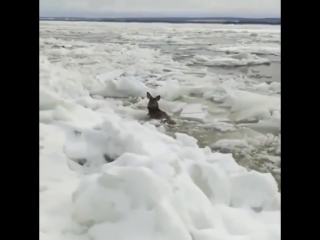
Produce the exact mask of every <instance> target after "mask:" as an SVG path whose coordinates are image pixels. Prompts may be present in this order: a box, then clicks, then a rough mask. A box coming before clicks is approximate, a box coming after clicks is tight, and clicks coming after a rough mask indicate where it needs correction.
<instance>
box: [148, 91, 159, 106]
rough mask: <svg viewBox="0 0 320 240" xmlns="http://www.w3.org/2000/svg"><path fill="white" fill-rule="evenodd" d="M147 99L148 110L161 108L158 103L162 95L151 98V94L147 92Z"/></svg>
mask: <svg viewBox="0 0 320 240" xmlns="http://www.w3.org/2000/svg"><path fill="white" fill-rule="evenodd" d="M147 98H148V99H149V102H148V109H158V108H159V104H158V101H159V100H160V98H161V97H160V95H158V96H156V97H155V98H154V97H152V96H151V94H150V93H149V92H147Z"/></svg>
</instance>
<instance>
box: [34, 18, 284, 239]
mask: <svg viewBox="0 0 320 240" xmlns="http://www.w3.org/2000/svg"><path fill="white" fill-rule="evenodd" d="M172 26H173V25H168V24H154V25H152V24H150V25H148V24H106V23H83V22H81V23H77V22H72V23H71V22H40V35H41V34H44V35H46V36H50V35H51V34H53V35H55V37H54V38H52V37H51V38H48V37H46V38H44V37H41V38H40V53H39V54H40V92H39V100H40V105H39V111H40V118H39V127H40V136H39V147H40V186H39V192H40V239H41V240H57V239H59V240H71V239H74V240H93V239H94V240H109V239H117V240H151V239H155V240H170V239H172V240H211V239H216V240H277V239H280V193H279V191H278V187H277V183H276V181H275V180H274V178H273V177H272V175H271V174H269V173H259V172H256V171H248V170H246V169H245V168H244V167H241V166H239V165H238V164H237V163H236V162H235V160H234V159H233V157H232V155H231V154H221V153H218V152H212V151H211V149H210V148H209V147H206V148H200V147H199V146H198V144H197V140H196V139H195V138H193V137H191V136H188V135H186V134H182V133H178V132H177V133H176V134H175V135H176V136H175V138H172V137H170V136H168V135H166V134H165V133H164V131H165V130H164V129H163V127H162V126H160V127H156V126H155V125H154V124H152V121H150V122H149V121H147V117H146V111H144V110H139V109H138V107H140V106H146V103H147V100H146V98H145V97H146V91H149V92H150V93H151V94H154V95H157V94H160V95H161V96H162V99H161V100H160V104H161V106H162V108H163V109H164V110H166V111H168V112H170V113H174V112H179V111H181V117H183V116H185V118H191V119H192V118H194V119H196V120H197V121H204V120H205V117H206V116H207V112H206V109H205V108H204V107H203V106H201V104H186V103H183V102H181V101H179V100H177V99H179V97H181V96H182V95H188V94H198V95H203V96H204V97H205V98H220V99H222V100H223V102H224V104H225V105H226V106H229V107H231V109H232V112H233V114H234V115H233V117H234V118H235V120H241V119H244V118H252V117H257V118H259V119H263V120H264V121H268V119H269V120H270V119H272V118H273V117H275V118H276V119H279V116H280V115H279V114H280V99H279V98H278V97H274V96H261V95H258V94H254V93H251V94H245V93H244V92H243V91H240V90H238V88H237V86H238V85H237V84H239V81H237V84H236V83H235V80H234V79H227V80H226V81H222V79H221V78H220V77H218V76H216V75H214V74H211V75H209V74H208V75H206V76H205V77H203V78H200V77H190V75H187V73H188V72H190V71H192V70H191V69H189V68H188V67H187V66H186V65H183V64H181V63H178V62H174V61H173V60H172V58H170V56H169V55H164V54H161V53H160V51H157V50H152V49H148V48H142V47H139V46H138V45H136V44H134V43H132V44H120V43H116V42H111V41H110V42H98V41H95V42H94V41H93V42H92V43H88V42H83V41H70V40H67V39H66V38H65V36H71V35H75V36H76V35H81V34H88V35H90V36H92V38H94V36H99V34H102V33H105V32H106V31H109V33H110V35H112V34H113V32H117V31H123V34H122V36H123V38H127V39H129V38H131V40H132V41H134V40H135V39H138V38H142V37H144V36H147V37H145V38H146V39H148V40H149V41H151V40H153V41H160V40H161V39H162V38H165V35H161V34H159V32H161V31H162V32H166V31H167V32H171V31H176V32H184V33H185V34H187V33H188V32H192V31H194V32H196V31H201V29H200V30H199V28H196V27H195V26H194V25H185V26H181V25H178V26H177V27H176V28H173V27H172ZM200 26H201V28H202V30H203V31H216V34H222V33H223V32H225V31H232V32H234V33H239V32H240V33H239V34H245V35H250V34H254V36H255V37H256V38H258V37H261V38H263V39H269V38H268V36H269V35H270V34H271V33H272V31H276V33H278V32H277V31H278V30H277V29H276V30H274V29H273V28H266V29H256V28H255V27H253V28H252V29H250V27H247V26H241V27H242V28H241V27H239V26H234V27H232V26H223V25H211V26H210V27H208V26H202V25H200ZM230 28H231V29H230ZM128 29H129V30H130V29H131V30H130V31H131V32H128V31H127V30H128ZM150 29H151V30H150ZM134 31H137V32H139V34H132V35H130V34H131V33H132V32H134ZM57 35H60V36H61V38H59V37H56V36H57ZM152 36H153V39H152V38H151V37H152ZM266 36H267V37H266ZM102 41H103V40H102ZM171 41H173V42H174V41H180V42H183V41H189V40H188V39H183V37H182V38H180V40H179V36H178V34H176V35H175V37H173V38H172V39H171ZM190 41H191V40H190ZM61 46H63V47H61ZM244 49H245V48H241V49H240V50H239V53H236V54H242V55H241V56H242V57H241V58H237V57H233V58H228V59H226V58H224V57H223V56H222V60H223V62H224V64H234V65H237V64H240V65H243V64H246V63H250V64H252V62H254V61H256V63H260V62H262V61H264V60H263V59H258V58H259V57H258V56H255V57H252V54H253V53H246V54H243V53H242V51H244ZM270 49H271V48H270ZM277 51H278V50H277V49H276V50H275V52H276V53H277ZM239 56H240V55H239ZM197 59H198V61H199V59H200V60H201V58H197ZM232 59H234V60H232ZM201 61H206V62H210V64H214V63H215V62H218V57H217V58H216V59H208V60H206V59H202V60H201ZM169 68H170V69H171V73H168V72H167V71H165V70H164V69H169ZM170 74H171V75H170ZM164 80H165V81H164ZM238 80H239V79H238ZM240 80H241V79H240ZM222 82H223V83H222ZM242 83H243V82H242ZM150 84H155V85H156V86H157V87H156V88H151V87H150ZM105 97H106V98H105ZM130 98H131V99H136V100H137V101H136V103H134V104H132V103H130V101H128V99H129V100H130ZM175 100H177V101H175ZM252 102H254V103H255V104H253V105H252ZM269 112H274V113H277V114H273V115H270V113H269ZM192 114H194V115H192ZM138 120H142V122H141V121H138ZM273 121H274V120H273ZM76 132H77V133H76ZM105 157H107V158H108V159H112V160H115V161H113V162H111V163H107V162H106V161H105ZM84 159H85V160H86V163H85V164H84V165H80V164H78V163H77V161H79V160H84Z"/></svg>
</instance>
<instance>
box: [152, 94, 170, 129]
mask: <svg viewBox="0 0 320 240" xmlns="http://www.w3.org/2000/svg"><path fill="white" fill-rule="evenodd" d="M147 98H148V99H149V102H148V111H149V112H148V115H149V116H150V118H153V119H161V121H162V122H163V123H165V122H166V123H168V124H172V125H174V124H176V122H175V121H173V120H172V119H171V118H170V117H169V115H168V114H167V113H166V112H164V111H161V110H160V108H159V104H158V101H159V100H160V98H161V97H160V95H158V96H156V97H155V98H154V97H152V96H151V94H150V93H149V92H147Z"/></svg>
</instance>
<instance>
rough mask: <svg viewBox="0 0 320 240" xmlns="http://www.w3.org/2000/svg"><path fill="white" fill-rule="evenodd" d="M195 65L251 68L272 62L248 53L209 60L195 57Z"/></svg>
mask: <svg viewBox="0 0 320 240" xmlns="http://www.w3.org/2000/svg"><path fill="white" fill-rule="evenodd" d="M191 62H192V63H194V64H199V63H201V64H203V65H206V66H249V65H261V64H269V63H270V60H268V59H266V58H261V57H258V56H257V55H255V54H250V53H247V52H244V53H238V54H233V55H224V56H219V57H213V58H208V57H205V56H199V55H197V56H195V57H194V59H193V60H192V61H191Z"/></svg>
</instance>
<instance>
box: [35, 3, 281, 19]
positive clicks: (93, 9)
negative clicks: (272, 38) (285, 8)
mask: <svg viewBox="0 0 320 240" xmlns="http://www.w3.org/2000/svg"><path fill="white" fill-rule="evenodd" d="M49 13H51V14H54V15H55V16H59V14H60V15H61V16H62V15H66V14H67V15H68V14H69V16H75V15H77V16H80V15H83V16H86V15H90V16H95V15H96V16H99V17H101V16H105V17H107V16H108V15H109V16H110V15H112V16H113V15H122V16H127V15H135V14H142V15H150V14H165V13H166V14H170V15H190V14H191V15H192V14H193V15H194V14H196V15H211V16H221V15H223V16H246V15H247V16H278V17H279V16H280V0H180V1H178V0H40V15H41V16H44V15H46V14H49ZM72 14H73V15H72ZM52 16H53V15H52Z"/></svg>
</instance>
